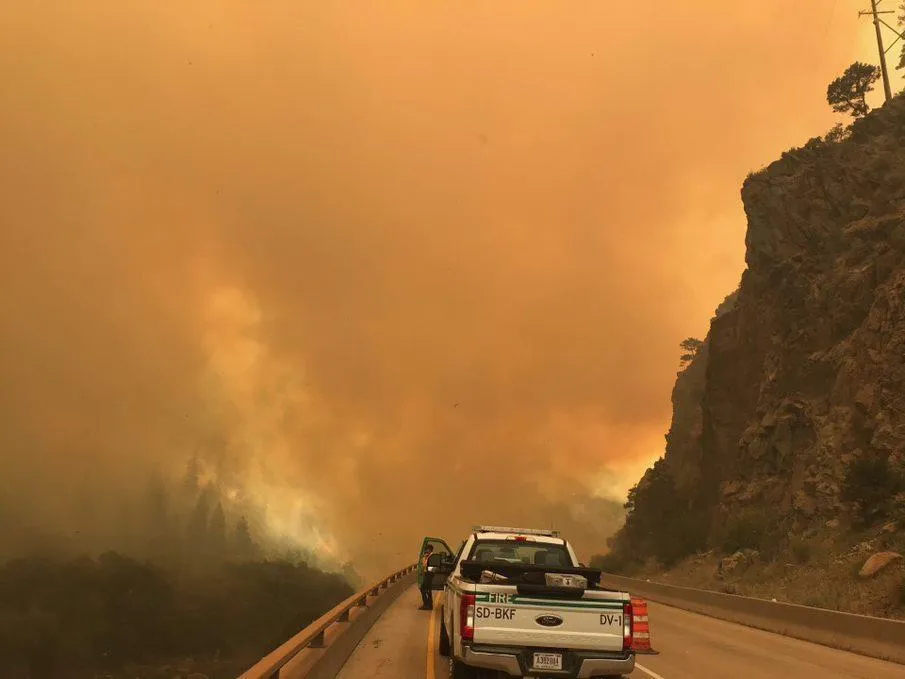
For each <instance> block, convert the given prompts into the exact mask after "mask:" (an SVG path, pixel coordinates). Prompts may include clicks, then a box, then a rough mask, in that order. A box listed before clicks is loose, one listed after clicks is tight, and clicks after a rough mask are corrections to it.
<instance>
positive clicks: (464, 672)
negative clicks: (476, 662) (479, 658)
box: [449, 658, 478, 679]
mask: <svg viewBox="0 0 905 679" xmlns="http://www.w3.org/2000/svg"><path fill="white" fill-rule="evenodd" d="M449 679H478V672H477V670H476V669H475V668H474V667H469V666H468V665H465V664H463V663H461V662H459V661H458V660H456V659H455V658H450V659H449Z"/></svg>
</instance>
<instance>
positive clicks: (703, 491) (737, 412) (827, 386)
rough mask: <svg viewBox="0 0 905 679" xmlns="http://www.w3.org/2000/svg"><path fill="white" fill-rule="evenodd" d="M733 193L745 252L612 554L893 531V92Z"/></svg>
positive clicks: (901, 178) (897, 292)
mask: <svg viewBox="0 0 905 679" xmlns="http://www.w3.org/2000/svg"><path fill="white" fill-rule="evenodd" d="M742 199H743V202H744V206H745V212H746V214H747V217H748V231H747V236H746V246H747V255H746V261H747V269H746V271H745V272H744V274H743V276H742V280H741V284H740V286H739V289H738V291H737V293H736V294H735V295H733V296H731V297H730V298H729V299H728V300H727V304H724V305H722V307H721V309H720V310H719V313H717V314H716V316H715V317H714V319H713V321H712V323H711V327H710V332H709V334H708V336H707V339H706V341H705V345H704V349H703V350H702V351H701V352H699V354H698V356H697V357H696V358H695V360H694V361H693V362H692V363H691V365H689V366H688V367H687V368H686V370H685V371H684V372H683V373H681V374H680V375H679V378H678V380H677V382H676V388H675V390H674V392H673V405H674V416H673V422H672V426H671V429H670V432H669V434H668V436H667V449H666V455H665V457H664V458H663V459H662V460H661V461H660V462H658V464H657V465H655V467H654V468H653V469H651V470H649V471H648V472H647V474H645V477H644V478H643V479H642V480H641V482H639V484H638V486H637V487H636V488H635V489H633V491H632V493H631V494H630V497H629V504H628V509H629V515H628V519H627V521H626V525H625V527H624V528H623V529H622V531H621V532H620V533H619V534H618V535H617V536H616V537H615V538H614V540H613V541H612V542H611V548H612V552H613V557H612V558H613V559H615V560H619V558H621V559H622V560H623V561H624V560H625V559H635V558H645V557H653V558H656V559H658V560H659V561H660V562H661V563H666V564H667V565H671V564H673V563H675V562H676V561H677V560H678V559H681V558H682V557H683V556H685V555H687V554H691V553H695V552H702V551H705V550H707V549H713V550H716V551H720V550H722V551H724V552H725V551H728V550H734V549H736V548H741V547H751V548H755V549H758V550H759V551H760V552H762V553H763V554H764V556H763V558H765V559H769V558H771V556H772V557H774V558H775V555H778V554H779V553H780V552H782V551H783V550H784V549H790V548H791V546H794V542H795V540H796V539H799V538H800V537H804V538H806V537H808V536H813V535H816V534H818V533H819V532H820V531H821V530H825V529H827V528H829V529H832V530H834V531H835V532H836V533H845V532H849V533H856V532H859V531H862V532H863V531H865V530H869V529H870V527H871V526H874V525H883V526H884V527H885V528H884V530H885V533H886V534H890V535H891V536H892V537H891V538H890V540H893V541H894V539H895V537H896V535H897V534H898V536H899V537H903V536H902V534H901V528H900V526H901V525H902V524H905V97H902V96H899V97H897V98H896V99H894V100H893V101H892V102H889V103H888V104H887V105H886V106H884V107H883V108H882V109H879V110H876V111H874V112H872V113H871V114H870V115H869V116H868V117H866V118H864V119H862V120H859V121H857V122H856V123H855V124H854V125H853V126H852V129H851V131H850V132H849V133H848V134H847V136H845V138H843V139H841V141H840V140H833V141H825V140H820V139H814V140H811V141H810V142H808V144H806V145H805V147H803V148H800V149H795V150H793V151H790V152H787V153H785V154H783V157H782V158H781V159H780V160H778V161H776V162H774V163H773V164H771V165H770V166H769V167H767V168H765V169H764V170H762V171H760V172H758V173H756V174H752V175H751V176H749V177H748V179H747V180H746V181H745V183H744V186H743V188H742ZM896 520H899V524H898V526H897V525H896V524H895V523H894V522H895V521H896ZM890 522H893V523H890ZM677 531H680V532H682V534H683V537H682V538H681V539H678V541H679V544H672V545H667V546H666V547H664V546H663V543H664V542H667V543H668V542H670V541H672V542H675V541H676V540H677V538H676V537H675V536H674V534H675V533H676V532H677ZM897 531H898V533H897ZM771 552H772V553H773V554H771ZM617 557H619V558H617Z"/></svg>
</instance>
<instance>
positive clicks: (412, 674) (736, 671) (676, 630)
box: [338, 586, 905, 679]
mask: <svg viewBox="0 0 905 679" xmlns="http://www.w3.org/2000/svg"><path fill="white" fill-rule="evenodd" d="M439 598H440V597H439V592H438V593H435V595H434V600H435V602H437V603H438V602H439ZM420 605H421V597H420V594H419V593H418V590H417V588H415V587H414V586H413V587H411V588H409V589H408V590H406V591H405V592H404V593H403V594H402V595H401V596H400V597H399V599H397V600H396V601H395V602H394V603H393V604H392V605H391V606H390V607H389V608H388V609H387V611H386V612H385V613H384V614H383V616H381V617H380V619H379V620H378V621H377V622H376V623H375V624H374V626H373V627H372V628H371V629H370V630H369V632H368V634H367V635H366V636H365V638H364V639H362V641H361V643H360V644H359V645H358V648H357V649H356V651H355V653H354V654H353V655H352V657H351V658H349V660H348V661H347V662H346V664H345V666H344V667H343V669H342V671H341V672H340V674H339V675H338V677H339V679H378V678H380V679H383V678H386V679H447V669H446V659H445V658H441V657H440V656H439V654H438V653H437V640H438V635H439V631H438V630H439V625H438V617H437V616H438V613H439V610H438V609H439V606H437V605H436V604H435V610H434V611H432V612H429V611H423V610H420ZM649 611H650V615H649V617H650V626H651V637H652V645H653V647H654V648H655V649H656V650H658V651H660V655H658V656H639V658H638V660H639V662H638V664H637V665H636V669H635V671H634V672H633V673H632V675H631V677H632V679H730V678H731V679H789V678H790V677H796V678H798V677H800V678H802V679H905V665H899V664H895V663H888V662H884V661H881V660H875V659H873V658H867V657H864V656H860V655H856V654H853V653H848V652H846V651H837V650H835V649H832V648H828V647H826V646H820V645H818V644H812V643H808V642H805V641H799V640H797V639H791V638H788V637H783V636H780V635H778V634H772V633H770V632H764V631H761V630H757V629H753V628H750V627H745V626H743V625H737V624H734V623H730V622H725V621H722V620H717V619H715V618H708V617H706V616H702V615H698V614H696V613H689V612H687V611H683V610H680V609H677V608H671V607H669V606H662V605H659V604H653V603H652V604H650V608H649Z"/></svg>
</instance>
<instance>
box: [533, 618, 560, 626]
mask: <svg viewBox="0 0 905 679" xmlns="http://www.w3.org/2000/svg"><path fill="white" fill-rule="evenodd" d="M534 621H535V622H536V623H537V624H538V625H543V626H544V627H559V626H560V625H562V618H560V617H559V616H558V615H539V616H537V617H536V618H535V619H534Z"/></svg>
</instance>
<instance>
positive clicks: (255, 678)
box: [239, 564, 417, 679]
mask: <svg viewBox="0 0 905 679" xmlns="http://www.w3.org/2000/svg"><path fill="white" fill-rule="evenodd" d="M416 568H417V564H412V565H410V566H406V567H405V568H402V569H400V570H398V571H396V572H395V573H392V574H391V575H388V576H387V577H385V578H383V579H381V580H378V581H377V582H375V583H374V584H373V585H371V586H370V587H368V588H366V589H363V590H361V591H360V592H357V593H355V594H353V595H352V596H350V597H349V598H348V599H346V600H345V601H343V602H342V603H340V604H337V605H336V606H334V607H333V608H332V609H331V610H329V611H327V612H326V613H324V614H323V615H322V616H321V617H319V618H318V619H317V620H315V621H314V622H312V623H311V624H310V625H308V626H307V627H306V628H305V629H303V630H302V631H301V632H299V633H298V634H296V635H295V636H294V637H292V638H291V639H290V640H289V641H287V642H285V643H284V644H282V645H280V646H279V647H278V648H276V649H274V650H273V651H271V652H270V653H269V654H267V655H266V656H265V657H263V658H261V660H259V661H258V662H257V663H255V664H254V666H252V667H250V668H249V669H247V670H246V671H245V672H243V673H242V675H240V677H239V679H275V678H276V677H278V676H279V674H280V670H281V669H282V668H283V667H285V666H286V665H287V664H288V663H290V662H291V661H292V660H293V659H294V658H295V657H296V656H297V655H298V654H299V653H301V652H302V651H304V650H305V649H308V648H324V647H325V644H324V642H325V639H324V634H325V633H326V632H327V630H328V629H329V628H330V627H331V626H332V625H334V624H335V623H343V622H349V621H350V613H351V612H352V610H353V609H355V608H367V606H368V597H376V596H380V594H381V593H382V592H384V591H386V590H387V589H388V588H389V587H390V585H393V584H395V583H396V582H398V581H399V580H401V579H402V578H403V577H405V576H406V575H408V574H409V573H411V572H412V571H414V570H415V569H416Z"/></svg>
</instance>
